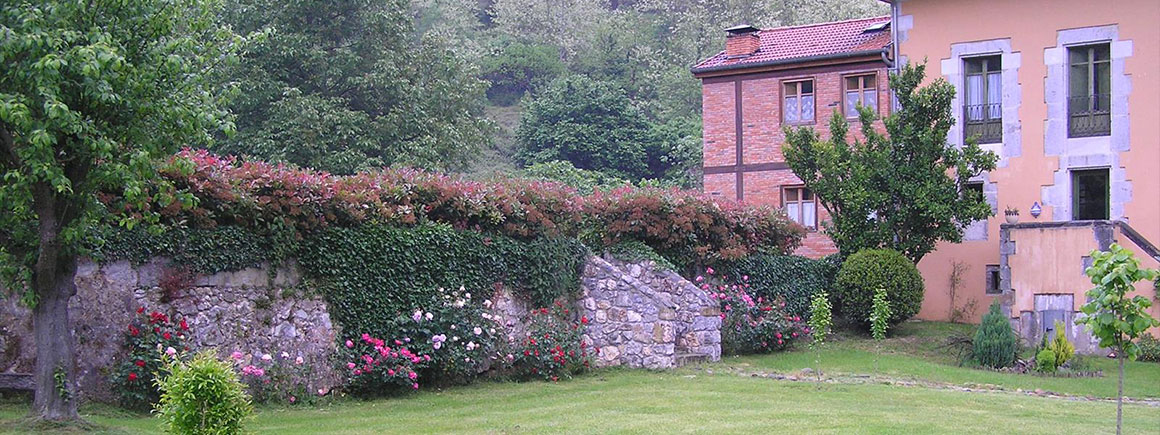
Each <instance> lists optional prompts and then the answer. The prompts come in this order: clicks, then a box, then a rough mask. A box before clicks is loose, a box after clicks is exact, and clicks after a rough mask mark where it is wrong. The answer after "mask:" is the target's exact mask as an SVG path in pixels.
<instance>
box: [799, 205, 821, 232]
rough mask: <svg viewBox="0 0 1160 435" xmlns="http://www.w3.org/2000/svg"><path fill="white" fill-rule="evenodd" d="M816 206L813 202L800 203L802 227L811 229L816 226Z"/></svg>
mask: <svg viewBox="0 0 1160 435" xmlns="http://www.w3.org/2000/svg"><path fill="white" fill-rule="evenodd" d="M817 208H818V206H817V204H816V203H814V202H813V201H810V202H803V203H802V225H804V226H806V227H808V228H813V227H815V226H817V224H818V211H817Z"/></svg>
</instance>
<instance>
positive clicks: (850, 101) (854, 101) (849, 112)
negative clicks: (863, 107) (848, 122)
mask: <svg viewBox="0 0 1160 435" xmlns="http://www.w3.org/2000/svg"><path fill="white" fill-rule="evenodd" d="M846 116H848V117H851V118H852V117H855V116H858V91H848V92H846Z"/></svg>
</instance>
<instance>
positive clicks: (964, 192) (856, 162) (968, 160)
mask: <svg viewBox="0 0 1160 435" xmlns="http://www.w3.org/2000/svg"><path fill="white" fill-rule="evenodd" d="M924 77H925V65H918V66H913V65H906V66H905V67H903V68H902V70H901V72H900V73H899V74H897V75H891V77H890V89H891V90H892V91H893V92H894V94H895V95H896V96H897V98H898V102H899V105H900V107H899V108H897V109H896V110H894V111H892V113H891V114H890V115H889V116H887V117H886V118H885V119H884V120H883V122H884V124H885V126H886V132H887V134H886V135H883V134H881V133H879V132H878V131H876V130H875V129H874V123H875V121H877V120H878V116H877V115H876V114H875V113H874V111H872V110H869V109H866V108H862V109H861V113H860V115H861V116H860V119H859V122H860V124H861V133H862V137H863V138H864V139H858V138H855V139H854V140H853V143H850V139H849V138H848V136H849V134H848V132H849V124H848V123H847V122H846V119H845V118H843V117H842V116H841V115H840V114H838V113H837V112H835V113H834V116H833V118H832V119H831V120H830V137H829V139H826V140H822V139H821V138H820V136H819V135H818V133H817V132H815V131H814V130H813V129H812V128H807V127H800V128H797V129H793V128H789V127H787V128H786V129H785V134H786V146H785V149H784V152H785V159H786V163H788V164H789V166H790V168H792V169H793V171H794V173H795V174H796V175H797V176H798V177H799V178H801V179H802V181H803V182H804V183H805V185H806V187H809V188H810V190H813V191H814V193H816V194H817V197H818V201H819V202H821V203H822V205H823V206H825V207H826V209H827V210H829V211H830V214H831V215H832V217H833V221H832V222H829V223H827V225H826V232H827V234H828V235H829V236H830V237H831V238H832V239H833V240H834V242H835V243H836V244H837V245H838V247H839V249H840V250H841V252H842V254H843V255H847V256H848V255H850V254H853V253H854V252H857V251H859V250H862V249H870V248H891V249H894V250H897V251H899V252H902V253H903V254H904V255H906V256H907V258H910V260H911V261H913V262H915V263H918V261H919V260H921V259H922V257H923V256H924V255H926V254H927V253H929V252H930V251H932V250H934V246H935V244H936V243H937V242H939V241H949V242H959V241H961V240H962V237H963V229H964V227H965V226H966V225H968V224H970V223H971V222H973V221H977V220H981V219H986V218H987V217H989V216H991V215H992V210H991V206H990V205H989V204H987V202H986V201H985V200H984V198H983V196H982V195H981V194H979V193H978V192H974V191H971V190H970V189H968V188H967V183H968V182H969V181H970V180H971V179H972V178H973V177H975V176H978V175H980V174H982V173H983V172H986V171H990V170H992V169H994V168H995V161H996V156H995V154H994V153H992V152H989V151H984V150H982V149H981V148H979V146H978V145H977V144H975V142H974V140H968V141H967V143H966V144H965V145H964V146H963V147H961V148H959V147H955V146H952V145H949V144H948V143H947V140H946V138H947V131H949V130H950V128H951V126H952V125H954V117H953V116H952V115H951V99H952V98H953V96H954V87H953V86H951V84H950V83H947V81H946V80H943V79H941V78H940V79H936V80H935V81H933V82H932V83H930V84H929V85H926V86H920V85H921V83H922V81H923V78H924Z"/></svg>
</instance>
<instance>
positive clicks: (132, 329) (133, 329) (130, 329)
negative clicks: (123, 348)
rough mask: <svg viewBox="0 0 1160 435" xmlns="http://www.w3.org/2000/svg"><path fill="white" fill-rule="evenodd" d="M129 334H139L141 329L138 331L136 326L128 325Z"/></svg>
mask: <svg viewBox="0 0 1160 435" xmlns="http://www.w3.org/2000/svg"><path fill="white" fill-rule="evenodd" d="M129 335H132V336H134V337H136V336H138V335H141V331H139V330H138V329H137V328H136V327H134V326H133V325H129Z"/></svg>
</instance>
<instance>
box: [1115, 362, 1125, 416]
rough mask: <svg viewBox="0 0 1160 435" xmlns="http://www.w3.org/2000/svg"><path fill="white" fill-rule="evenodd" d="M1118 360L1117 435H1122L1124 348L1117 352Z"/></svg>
mask: <svg viewBox="0 0 1160 435" xmlns="http://www.w3.org/2000/svg"><path fill="white" fill-rule="evenodd" d="M1116 360H1117V362H1119V363H1120V379H1119V382H1118V383H1117V384H1116V435H1120V433H1122V432H1121V431H1123V428H1124V346H1120V348H1119V349H1118V350H1117V351H1116Z"/></svg>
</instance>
